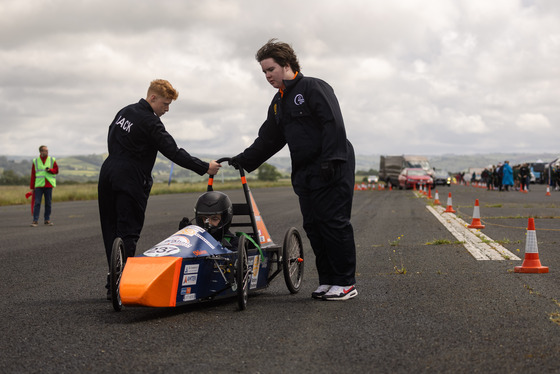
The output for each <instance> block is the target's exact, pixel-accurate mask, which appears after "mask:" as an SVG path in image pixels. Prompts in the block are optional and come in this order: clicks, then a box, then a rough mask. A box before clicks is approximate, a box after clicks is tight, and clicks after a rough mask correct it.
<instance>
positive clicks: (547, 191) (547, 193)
mask: <svg viewBox="0 0 560 374" xmlns="http://www.w3.org/2000/svg"><path fill="white" fill-rule="evenodd" d="M545 196H550V187H548V186H547V187H546V195H545Z"/></svg>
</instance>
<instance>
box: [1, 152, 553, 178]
mask: <svg viewBox="0 0 560 374" xmlns="http://www.w3.org/2000/svg"><path fill="white" fill-rule="evenodd" d="M559 155H560V152H559V153H558V154H553V153H535V154H529V153H488V154H474V155H450V154H448V155H434V156H430V155H426V157H427V158H428V160H430V164H431V165H432V167H436V168H438V169H444V170H447V171H449V172H460V171H465V170H467V169H468V168H471V167H474V168H481V167H486V166H488V165H496V164H498V163H499V162H503V161H505V160H509V161H510V164H511V165H516V164H519V163H523V162H535V161H537V160H542V161H544V162H550V161H553V160H555V159H556V158H558V156H559ZM33 157H34V156H0V173H3V171H4V170H13V171H14V172H15V173H16V174H18V175H21V176H28V175H30V172H31V160H32V159H33ZM105 157H106V155H96V154H92V155H79V156H64V157H57V163H58V165H59V167H60V174H59V176H58V177H57V180H58V181H60V182H70V181H74V182H81V183H85V182H96V181H97V179H98V177H99V169H100V168H101V164H102V163H103V160H104V159H105ZM201 158H202V159H204V160H206V161H208V160H212V159H215V156H202V157H201ZM268 163H269V164H271V165H273V166H275V167H276V168H277V169H278V170H279V171H280V172H281V173H283V174H284V175H285V176H289V174H290V172H291V162H290V158H289V157H273V158H271V159H270V160H268ZM170 169H171V161H169V160H168V159H166V158H165V157H163V156H162V155H161V154H158V158H157V160H156V164H155V166H154V170H153V175H154V180H155V181H156V182H166V181H167V180H168V179H169V172H170ZM356 170H357V171H363V172H372V171H377V170H379V155H356ZM254 173H255V172H254ZM254 173H253V174H254ZM237 175H239V174H237V172H236V171H235V170H234V169H232V168H224V170H223V172H220V174H218V176H217V178H224V179H228V178H233V177H236V176H237ZM172 178H173V180H175V181H189V182H198V181H202V180H205V179H206V177H200V176H199V175H198V174H196V173H194V172H192V171H189V170H186V169H183V168H181V167H177V166H175V167H174V168H173V175H172Z"/></svg>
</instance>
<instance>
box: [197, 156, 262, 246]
mask: <svg viewBox="0 0 560 374" xmlns="http://www.w3.org/2000/svg"><path fill="white" fill-rule="evenodd" d="M232 160H233V159H232V158H231V157H222V158H220V159H218V160H216V162H217V163H218V164H221V163H222V162H226V161H227V162H228V163H229V164H230V165H231V166H233V167H234V168H236V169H237V170H239V175H240V177H241V184H242V186H243V193H244V195H245V201H247V203H246V204H242V203H241V204H232V205H233V215H234V216H235V215H247V216H249V218H250V219H251V222H250V223H241V222H239V223H232V224H231V226H232V227H234V226H237V227H240V226H241V227H247V226H250V227H251V228H252V229H253V238H254V239H255V241H256V242H257V244H258V245H259V246H260V245H261V242H260V238H259V230H258V229H257V221H256V219H255V211H254V209H253V204H252V194H251V190H250V189H249V185H248V184H247V178H245V171H244V170H243V168H242V167H241V165H239V164H237V163H235V161H234V162H232ZM213 185H214V176H213V175H210V176H209V177H208V187H207V191H214V188H213Z"/></svg>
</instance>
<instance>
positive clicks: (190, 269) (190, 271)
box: [183, 264, 199, 274]
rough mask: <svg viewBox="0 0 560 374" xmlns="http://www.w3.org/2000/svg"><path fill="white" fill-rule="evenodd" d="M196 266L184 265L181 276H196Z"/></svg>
mask: <svg viewBox="0 0 560 374" xmlns="http://www.w3.org/2000/svg"><path fill="white" fill-rule="evenodd" d="M198 266H199V264H194V265H189V264H187V265H185V270H184V272H183V274H193V273H194V274H196V273H198Z"/></svg>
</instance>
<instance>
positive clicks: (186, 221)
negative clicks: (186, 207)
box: [179, 217, 192, 230]
mask: <svg viewBox="0 0 560 374" xmlns="http://www.w3.org/2000/svg"><path fill="white" fill-rule="evenodd" d="M190 225H192V222H191V221H190V220H189V219H188V218H187V217H183V219H182V220H181V222H179V230H182V229H184V228H185V227H187V226H190Z"/></svg>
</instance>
